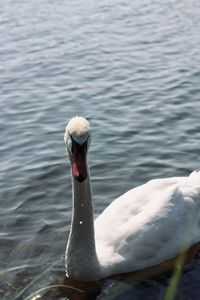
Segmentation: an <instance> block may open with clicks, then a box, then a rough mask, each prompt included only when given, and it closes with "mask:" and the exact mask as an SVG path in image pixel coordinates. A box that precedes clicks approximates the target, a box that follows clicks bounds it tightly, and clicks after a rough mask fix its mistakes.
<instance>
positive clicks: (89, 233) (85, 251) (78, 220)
mask: <svg viewBox="0 0 200 300" xmlns="http://www.w3.org/2000/svg"><path fill="white" fill-rule="evenodd" d="M72 184H73V213H72V222H71V229H70V235H69V239H68V245H67V250H66V268H67V275H68V276H69V277H72V278H74V279H76V280H81V281H85V280H86V281H88V280H90V278H89V277H91V276H92V278H91V279H92V280H93V278H94V273H95V274H96V273H99V262H98V259H97V254H96V248H95V235H94V214H93V203H92V192H91V185H90V177H89V173H88V177H87V179H86V180H84V181H83V182H81V183H80V182H78V181H77V180H76V179H74V178H73V179H72Z"/></svg>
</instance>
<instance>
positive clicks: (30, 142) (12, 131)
mask: <svg viewBox="0 0 200 300" xmlns="http://www.w3.org/2000/svg"><path fill="white" fill-rule="evenodd" d="M199 28H200V2H199V1H198V0H182V1H178V0H163V1H160V0H144V1H139V0H136V1H128V0H115V1H114V0H102V1H96V0H93V1H92V0H88V1H83V0H74V1H69V0H66V1H61V0H57V1H52V0H34V1H33V0H31V1H24V0H23V1H20V2H19V1H16V0H1V10H0V32H1V34H0V45H1V47H0V130H1V140H0V154H1V159H0V175H1V176H0V207H1V209H0V228H1V230H0V297H1V299H3V300H10V299H17V300H19V299H32V300H33V299H83V297H82V296H83V295H82V296H80V295H81V294H80V293H79V291H78V290H77V289H78V288H80V287H78V286H77V285H76V284H73V283H71V288H70V287H69V289H63V290H62V287H61V286H60V290H58V289H57V290H54V292H52V293H51V289H50V288H49V289H48V290H47V289H46V290H41V291H40V292H38V293H36V295H37V297H35V298H34V296H33V295H32V296H31V297H29V298H27V297H28V296H30V295H31V294H32V293H34V292H36V291H37V290H39V289H42V288H44V287H47V286H50V285H58V284H60V285H62V284H63V280H64V262H63V256H64V252H65V247H66V243H67V238H68V233H69V226H70V221H71V178H70V166H69V163H68V158H67V157H66V153H65V149H64V142H63V135H64V128H65V126H66V124H67V122H68V120H69V119H70V118H71V117H72V116H75V115H82V116H85V117H87V118H88V119H89V120H90V122H91V125H92V143H91V147H90V166H91V176H92V185H93V195H94V202H95V214H96V215H98V214H99V213H101V212H102V210H103V209H104V208H105V207H106V206H107V205H108V204H109V203H110V202H111V201H112V200H113V199H115V198H116V197H117V196H119V195H120V194H122V193H123V192H125V191H127V190H128V189H130V188H132V187H134V186H137V185H140V184H142V183H144V182H146V181H147V180H149V179H151V178H157V177H168V176H184V175H188V174H189V173H190V172H191V171H192V170H193V169H200V158H199V154H200V34H199ZM168 279H169V278H168V277H162V276H161V277H159V279H158V280H146V281H145V282H144V283H140V284H137V285H135V286H134V285H130V286H129V285H125V283H123V282H117V281H113V282H108V283H106V284H105V285H104V286H103V287H101V291H100V292H99V296H98V299H108V296H112V295H114V294H112V291H113V289H114V290H115V288H116V287H117V288H118V295H117V296H113V299H118V300H119V299H142V298H144V299H154V300H155V299H163V298H164V295H165V291H166V289H167V285H168ZM124 286H125V287H126V288H125V289H124ZM91 288H93V287H92V286H88V287H86V293H87V291H88V290H90V289H91ZM52 289H53V288H52ZM77 293H78V294H77ZM42 295H43V296H42ZM45 295H46V296H45ZM77 295H78V296H77ZM199 295H200V262H199V261H198V260H197V261H196V264H195V266H194V267H193V268H192V269H191V270H189V271H188V272H187V273H185V274H184V275H183V278H182V289H181V296H180V293H178V296H177V299H192V300H198V299H199V297H200V296H199ZM81 297H82V298H81ZM180 297H181V298H180ZM95 298H96V296H94V295H93V296H91V299H95ZM85 299H89V296H86V298H85ZM109 299H110V298H109Z"/></svg>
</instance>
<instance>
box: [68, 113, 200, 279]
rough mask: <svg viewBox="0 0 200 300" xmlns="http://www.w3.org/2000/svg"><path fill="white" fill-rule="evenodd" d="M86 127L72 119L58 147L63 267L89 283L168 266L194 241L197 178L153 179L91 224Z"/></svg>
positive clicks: (199, 199)
mask: <svg viewBox="0 0 200 300" xmlns="http://www.w3.org/2000/svg"><path fill="white" fill-rule="evenodd" d="M90 140H91V130H90V124H89V122H88V121H87V120H86V119H85V118H83V117H74V118H72V119H71V120H70V121H69V123H68V125H67V127H66V131H65V135H64V141H65V144H66V148H67V151H68V155H69V159H70V163H71V169H72V186H73V194H72V198H73V199H72V202H73V212H72V221H71V229H70V234H69V238H68V243H67V249H66V255H65V265H66V275H67V277H69V278H72V279H75V280H78V281H82V282H90V281H96V280H99V279H102V278H106V277H109V276H111V275H114V274H120V273H129V272H133V271H138V270H143V269H146V268H149V267H152V266H156V265H159V264H162V263H165V262H167V261H169V260H170V259H173V258H174V257H176V256H177V255H178V254H179V253H180V252H182V251H183V250H186V249H189V248H190V247H192V246H193V245H195V244H196V243H198V242H199V241H200V172H197V171H194V172H192V173H191V174H190V175H189V176H188V177H171V178H165V179H153V180H150V181H149V182H147V183H145V184H143V185H141V186H138V187H136V188H133V189H131V190H129V191H128V192H126V193H125V194H123V195H122V196H120V197H119V198H117V199H116V200H114V201H113V202H112V203H111V204H110V205H109V206H108V207H107V208H106V209H105V210H104V211H103V212H102V214H101V215H99V216H98V217H97V219H96V220H95V221H94V216H93V202H92V192H91V183H90V173H89V166H88V160H87V153H88V148H89V145H90Z"/></svg>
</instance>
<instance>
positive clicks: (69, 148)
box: [67, 135, 72, 153]
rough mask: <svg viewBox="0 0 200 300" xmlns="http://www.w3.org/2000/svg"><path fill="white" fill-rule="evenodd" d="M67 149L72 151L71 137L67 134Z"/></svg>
mask: <svg viewBox="0 0 200 300" xmlns="http://www.w3.org/2000/svg"><path fill="white" fill-rule="evenodd" d="M67 149H68V150H69V151H70V152H71V153H72V137H71V135H69V137H68V139H67Z"/></svg>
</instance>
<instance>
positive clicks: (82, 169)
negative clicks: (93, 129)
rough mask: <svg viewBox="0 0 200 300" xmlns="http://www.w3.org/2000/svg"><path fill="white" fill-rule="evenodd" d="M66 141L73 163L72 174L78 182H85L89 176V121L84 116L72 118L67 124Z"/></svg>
mask: <svg viewBox="0 0 200 300" xmlns="http://www.w3.org/2000/svg"><path fill="white" fill-rule="evenodd" d="M64 141H65V145H66V148H67V151H68V154H69V158H70V162H71V165H72V175H73V177H74V179H76V180H77V181H78V182H83V181H84V180H85V179H86V178H87V176H88V170H87V150H88V148H89V144H90V124H89V122H88V121H87V120H86V119H85V118H83V117H74V118H72V119H71V120H70V121H69V123H68V124H67V126H66V130H65V135H64Z"/></svg>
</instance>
